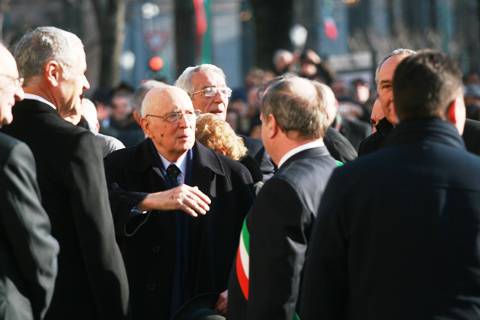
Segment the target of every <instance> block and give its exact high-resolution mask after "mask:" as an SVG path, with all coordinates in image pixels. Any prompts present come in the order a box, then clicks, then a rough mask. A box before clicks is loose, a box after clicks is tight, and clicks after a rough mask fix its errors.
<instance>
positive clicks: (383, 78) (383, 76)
mask: <svg viewBox="0 0 480 320" xmlns="http://www.w3.org/2000/svg"><path fill="white" fill-rule="evenodd" d="M415 53H416V52H415V51H413V50H410V49H403V48H400V49H395V50H393V51H392V52H390V53H389V54H388V55H386V56H385V57H384V58H383V59H382V61H380V63H379V64H378V67H377V70H376V72H375V83H376V84H377V94H378V98H377V99H378V101H379V104H380V107H381V109H382V111H383V114H384V115H385V118H383V119H382V120H380V121H379V122H378V124H377V128H376V129H377V131H376V132H375V133H373V134H372V135H370V136H368V137H367V138H365V139H364V140H363V141H362V142H361V143H360V146H359V148H358V155H359V156H362V155H365V154H368V153H371V152H374V151H377V150H378V149H380V148H382V147H383V145H384V143H385V140H386V138H387V136H388V135H389V134H390V131H392V129H393V126H395V125H396V124H397V123H398V117H397V115H396V113H395V108H394V105H393V90H392V82H393V73H394V72H395V69H396V68H397V66H398V65H399V64H400V62H402V60H403V59H405V58H406V57H409V56H411V55H414V54H415Z"/></svg>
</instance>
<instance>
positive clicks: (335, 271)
mask: <svg viewBox="0 0 480 320" xmlns="http://www.w3.org/2000/svg"><path fill="white" fill-rule="evenodd" d="M393 94H394V102H395V109H396V114H397V115H398V118H399V120H400V122H399V124H398V125H397V126H396V128H395V129H394V130H393V131H392V133H391V136H390V138H389V140H388V142H387V145H386V146H385V147H384V148H382V149H381V150H379V151H377V152H376V153H373V154H371V155H368V156H365V157H363V158H360V159H358V160H357V161H354V162H351V163H349V164H346V165H345V166H344V167H342V168H338V169H337V170H335V171H334V173H333V174H332V177H331V178H330V181H329V183H328V185H327V188H326V190H325V193H324V196H323V199H322V203H321V206H320V210H319V213H318V217H317V220H316V222H315V227H314V231H313V235H312V239H311V246H310V248H309V254H308V259H307V262H306V267H305V278H304V287H303V289H304V290H303V307H302V308H301V313H300V316H301V318H302V319H303V320H311V319H332V320H335V319H355V320H360V319H361V320H363V319H365V320H367V319H369V320H371V319H391V320H396V319H399V320H400V319H410V320H417V319H418V320H424V319H445V320H448V319H465V320H466V319H472V320H473V319H478V310H479V309H480V244H479V241H478V237H479V235H480V224H479V223H478V221H480V159H478V157H477V156H475V155H472V154H470V153H468V152H467V151H466V149H465V146H464V143H463V141H462V138H461V136H460V134H461V133H462V131H463V128H464V123H465V105H464V102H463V90H462V76H461V72H460V70H459V69H458V67H457V66H456V65H455V64H454V63H453V62H452V60H450V59H449V58H448V57H446V56H445V55H444V54H442V53H439V52H436V51H424V52H419V53H418V54H416V55H412V56H409V57H407V58H405V59H404V60H403V61H402V62H401V63H400V64H399V65H398V67H397V69H396V71H395V74H394V77H393ZM372 173H373V175H372Z"/></svg>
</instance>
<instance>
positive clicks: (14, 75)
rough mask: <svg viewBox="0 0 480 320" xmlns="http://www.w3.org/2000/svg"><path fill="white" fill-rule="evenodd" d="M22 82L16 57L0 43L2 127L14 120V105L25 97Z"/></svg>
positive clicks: (0, 122)
mask: <svg viewBox="0 0 480 320" xmlns="http://www.w3.org/2000/svg"><path fill="white" fill-rule="evenodd" d="M22 82H23V80H22V79H20V78H19V77H18V70H17V64H16V63H15V59H14V58H13V56H12V54H11V53H10V52H9V51H8V49H7V48H5V46H3V44H1V43H0V127H1V126H2V125H4V124H9V123H10V122H12V119H13V117H12V106H13V105H14V104H15V101H20V100H22V99H23V89H22V86H21V84H22Z"/></svg>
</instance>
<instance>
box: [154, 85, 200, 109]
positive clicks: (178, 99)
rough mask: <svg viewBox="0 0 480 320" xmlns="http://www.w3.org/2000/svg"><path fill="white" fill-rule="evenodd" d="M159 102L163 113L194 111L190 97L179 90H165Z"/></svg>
mask: <svg viewBox="0 0 480 320" xmlns="http://www.w3.org/2000/svg"><path fill="white" fill-rule="evenodd" d="M157 101H158V102H159V103H158V104H156V105H157V106H158V108H159V109H161V111H163V112H170V111H181V110H193V106H192V101H191V100H190V97H189V96H188V95H187V94H186V93H183V92H181V91H179V90H165V91H164V92H163V94H161V95H160V96H158V100H157Z"/></svg>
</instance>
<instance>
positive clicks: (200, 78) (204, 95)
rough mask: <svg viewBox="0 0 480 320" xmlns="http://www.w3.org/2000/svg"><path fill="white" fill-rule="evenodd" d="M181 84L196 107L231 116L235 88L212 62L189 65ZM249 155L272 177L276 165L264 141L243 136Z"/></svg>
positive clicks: (179, 85) (179, 83) (224, 116)
mask: <svg viewBox="0 0 480 320" xmlns="http://www.w3.org/2000/svg"><path fill="white" fill-rule="evenodd" d="M175 85H176V86H177V87H180V88H182V89H183V90H185V91H187V92H188V94H189V95H190V98H191V99H192V103H193V106H194V107H195V109H198V110H200V111H201V112H202V113H212V114H215V115H217V116H218V117H219V118H220V119H222V120H224V121H225V119H226V118H227V107H228V99H229V98H230V96H231V95H232V90H231V89H230V88H229V87H227V83H226V77H225V73H224V72H223V71H222V69H220V68H219V67H217V66H214V65H212V64H201V65H198V66H194V67H188V68H186V69H185V70H184V71H183V73H182V74H181V75H180V76H179V77H178V79H177V81H176V82H175ZM241 137H242V139H243V141H244V143H245V146H246V147H247V152H248V155H249V156H251V157H252V158H254V159H255V160H256V163H257V164H258V166H259V169H260V170H261V172H262V175H263V181H266V180H267V179H268V178H270V177H271V176H272V175H273V173H274V171H275V167H274V166H273V163H272V162H271V160H270V156H269V155H268V154H267V153H266V151H265V148H264V147H263V145H262V142H261V141H260V140H257V139H253V138H250V137H245V136H241Z"/></svg>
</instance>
